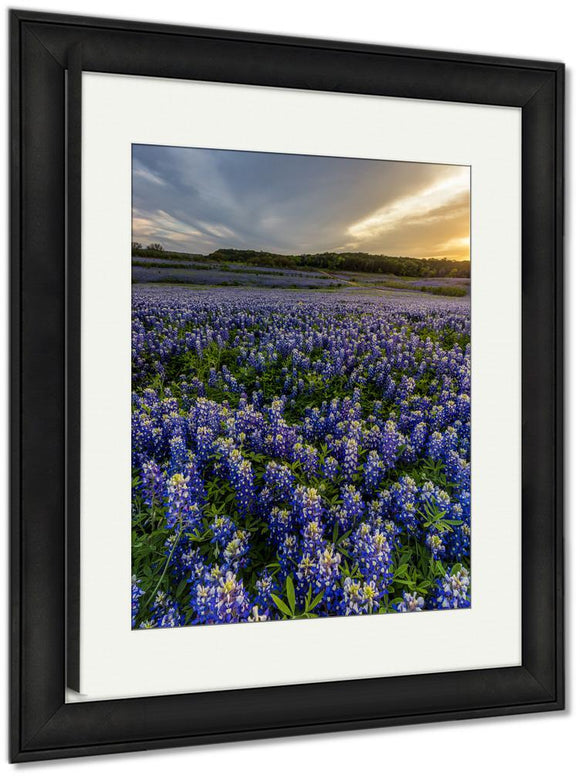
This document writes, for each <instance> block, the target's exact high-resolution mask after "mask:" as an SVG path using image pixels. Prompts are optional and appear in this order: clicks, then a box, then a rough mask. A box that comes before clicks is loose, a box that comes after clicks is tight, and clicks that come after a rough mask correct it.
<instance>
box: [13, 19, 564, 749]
mask: <svg viewBox="0 0 580 779" xmlns="http://www.w3.org/2000/svg"><path fill="white" fill-rule="evenodd" d="M563 112H564V66H563V65H562V64H560V63H553V62H538V61H524V60H519V59H507V58H505V59H504V58H498V57H483V56H475V55H466V54H465V55H464V54H450V53H446V52H435V51H419V50H407V49H394V48H388V47H381V46H371V45H364V44H358V43H342V42H336V41H321V40H309V39H299V38H282V37H275V36H266V35H258V34H250V33H238V32H224V31H223V30H207V29H194V28H185V27H172V26H164V25H157V24H144V23H137V22H123V21H119V20H107V19H97V18H86V17H69V16H61V15H50V14H44V13H34V12H30V13H29V12H21V11H13V12H12V13H11V117H12V146H11V165H12V177H11V202H12V211H11V252H12V342H11V343H12V401H11V403H12V405H11V411H12V426H13V427H12V445H11V457H12V504H11V508H12V520H11V522H12V524H11V531H12V556H11V577H12V578H11V581H12V598H11V609H12V611H11V626H12V698H11V700H12V731H11V742H12V753H11V754H12V759H13V760H14V761H31V760H42V759H48V758H59V757H68V756H81V755H93V754H102V753H110V752H125V751H132V750H144V749H151V748H157V747H170V746H184V745H196V744H205V743H214V742H221V741H231V740H238V739H257V738H266V737H273V736H283V735H299V734H306V733H317V732H324V731H337V730H347V729H355V728H369V727H382V726H387V725H395V724H396V725H401V724H405V723H408V724H413V723H420V722H433V721H440V720H456V719H463V718H471V717H484V716H494V715H501V714H524V713H527V712H538V711H550V710H557V709H562V708H563V706H564V657H563V569H562V564H563V554H562V542H563V532H562V523H563V515H562V474H563V468H562V454H563V443H562V429H563V428H562V411H563V381H562V322H563V312H562V283H563V282H562V269H563V258H562V251H563V249H562V246H563V222H562V219H563V204H562V196H563V127H564V120H563Z"/></svg>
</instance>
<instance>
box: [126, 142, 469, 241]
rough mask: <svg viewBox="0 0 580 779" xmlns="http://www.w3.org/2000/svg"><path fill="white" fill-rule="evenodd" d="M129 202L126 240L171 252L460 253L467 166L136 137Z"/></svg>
mask: <svg viewBox="0 0 580 779" xmlns="http://www.w3.org/2000/svg"><path fill="white" fill-rule="evenodd" d="M133 208H134V222H133V239H134V240H138V241H141V242H145V243H151V242H153V241H155V242H159V243H162V244H163V245H164V246H166V248H168V249H173V250H177V251H189V252H201V253H209V252H211V251H213V250H215V249H218V248H222V247H234V248H242V249H243V248H254V249H264V250H270V251H276V252H282V253H288V254H290V253H306V252H319V251H331V250H335V249H338V248H341V249H343V250H345V249H351V250H358V251H369V252H375V253H386V254H407V255H409V256H410V255H414V256H446V255H444V254H441V255H440V254H438V252H439V251H444V250H443V249H440V247H442V246H444V245H448V246H449V247H450V249H449V251H451V249H452V246H457V247H458V248H457V251H461V252H463V254H464V255H465V245H464V244H461V243H457V242H456V243H455V244H453V241H454V240H455V239H460V238H465V237H466V236H467V237H468V236H469V169H468V168H458V167H454V166H445V165H433V164H422V163H405V162H390V161H380V160H379V161H377V160H365V159H350V158H335V157H314V156H306V155H290V154H270V153H260V152H242V151H229V150H216V149H195V148H192V149H189V148H177V147H164V146H140V145H136V146H134V147H133ZM467 247H468V244H467ZM467 250H468V248H467Z"/></svg>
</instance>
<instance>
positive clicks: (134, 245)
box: [131, 241, 143, 252]
mask: <svg viewBox="0 0 580 779" xmlns="http://www.w3.org/2000/svg"><path fill="white" fill-rule="evenodd" d="M142 248H143V244H142V243H139V241H131V251H132V252H135V251H139V249H142Z"/></svg>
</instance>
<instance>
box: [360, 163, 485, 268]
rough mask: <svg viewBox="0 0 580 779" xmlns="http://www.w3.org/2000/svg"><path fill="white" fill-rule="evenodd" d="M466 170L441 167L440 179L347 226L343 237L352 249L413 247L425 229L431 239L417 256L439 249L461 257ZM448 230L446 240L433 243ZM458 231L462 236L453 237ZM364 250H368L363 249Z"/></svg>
mask: <svg viewBox="0 0 580 779" xmlns="http://www.w3.org/2000/svg"><path fill="white" fill-rule="evenodd" d="M469 185H470V176H469V168H462V167H458V168H451V169H449V168H445V172H444V174H443V176H442V177H441V178H440V180H439V181H437V182H436V183H435V184H430V185H429V186H427V187H425V188H424V189H422V190H419V191H418V192H416V193H414V194H411V195H404V196H402V197H400V198H396V199H394V200H392V201H390V202H389V203H387V204H386V205H384V206H382V207H381V208H379V209H377V210H376V211H374V212H373V213H371V214H369V215H368V216H366V217H365V218H364V219H362V220H360V221H358V222H355V223H354V224H351V225H350V226H349V227H348V228H347V234H348V236H349V238H350V239H351V241H350V242H349V243H348V244H347V246H349V247H350V248H351V249H352V250H358V251H364V250H365V249H364V248H363V247H374V246H377V245H379V244H380V245H383V246H391V247H394V246H399V245H401V244H403V245H404V244H410V245H417V244H418V241H417V238H418V237H419V234H420V233H421V232H425V228H430V227H432V228H434V229H432V230H431V231H429V232H431V233H432V236H433V237H432V240H431V241H430V242H427V243H425V236H423V241H422V243H423V244H424V248H423V249H419V250H418V251H420V252H421V254H420V255H419V256H425V254H424V252H425V251H428V256H438V255H440V254H441V251H438V250H441V249H442V247H447V248H448V250H449V252H451V253H452V254H460V255H462V257H461V258H463V257H464V256H465V253H466V251H468V250H469ZM446 228H447V231H451V235H450V237H448V238H447V240H446V241H441V240H437V238H436V236H439V235H440V234H441V232H442V231H443V232H445V231H446ZM458 230H462V231H463V233H464V234H462V235H459V236H458V235H457V231H458ZM366 250H368V248H367V249H366Z"/></svg>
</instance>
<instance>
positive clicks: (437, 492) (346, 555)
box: [131, 288, 471, 627]
mask: <svg viewBox="0 0 580 779" xmlns="http://www.w3.org/2000/svg"><path fill="white" fill-rule="evenodd" d="M468 338H469V314H468V301H463V300H461V299H458V300H452V299H450V300H443V299H438V298H436V297H432V298H427V296H416V297H415V296H413V295H410V294H408V295H406V297H404V298H402V297H401V298H397V297H394V296H392V297H391V296H390V297H389V298H378V297H377V298H374V297H372V296H367V295H365V296H364V298H363V296H359V295H358V294H356V293H355V292H352V293H351V294H349V295H348V296H347V295H342V294H337V295H336V296H334V295H333V296H332V297H331V296H324V295H321V294H319V293H312V294H309V295H308V296H304V295H302V294H299V293H291V292H287V293H284V295H278V294H273V293H272V294H270V293H268V294H265V293H264V292H262V291H259V290H248V289H239V290H235V291H231V290H220V289H216V290H201V291H197V290H190V289H181V288H180V289H169V288H165V289H161V288H160V289H148V290H145V289H135V291H134V303H133V333H132V369H133V387H132V389H133V392H132V398H131V403H132V463H133V467H134V473H133V476H134V484H135V488H134V491H133V496H134V499H135V504H134V505H135V510H136V511H139V512H141V511H142V505H143V504H144V505H145V506H147V507H149V508H150V509H153V511H152V512H151V517H150V518H148V519H147V520H146V521H145V522H142V521H139V522H136V523H135V525H134V528H135V532H136V533H137V534H138V535H141V534H142V533H144V534H147V533H152V535H151V543H152V544H153V545H155V550H156V552H157V553H160V554H161V556H162V557H161V563H162V564H163V563H167V568H166V575H165V578H164V580H163V581H164V584H163V586H164V588H166V589H165V590H164V591H163V592H162V593H161V594H160V595H159V596H158V599H157V601H156V605H155V604H153V606H152V607H151V615H150V616H151V618H150V619H146V620H145V621H144V622H143V623H142V624H143V626H145V627H147V626H149V627H155V626H160V625H169V624H182V623H184V622H185V621H186V620H187V622H188V623H189V624H212V623H219V622H223V621H232V622H236V621H263V620H265V619H279V618H280V617H281V615H280V613H279V610H278V609H277V608H275V607H274V606H273V605H272V604H273V601H272V593H278V592H280V593H282V592H283V590H284V582H285V581H286V577H287V576H290V577H291V578H292V580H293V581H294V583H295V588H296V604H297V609H302V608H304V605H305V602H306V597H307V596H308V594H309V593H310V596H311V597H314V595H315V593H317V592H318V593H319V594H320V593H322V594H323V599H322V600H321V601H320V602H319V604H318V605H317V607H316V613H317V614H318V615H321V616H322V615H326V614H345V613H348V614H367V613H376V612H377V611H379V609H382V610H386V600H385V598H386V596H387V592H388V587H389V586H390V582H391V580H392V576H393V573H392V572H393V569H394V564H393V560H392V557H393V552H394V550H395V549H397V550H398V551H397V559H400V557H401V555H404V559H405V560H406V559H409V565H410V567H411V568H412V569H416V568H417V567H418V565H417V563H418V560H417V549H419V550H420V553H421V558H422V559H423V557H424V550H425V548H427V549H429V550H430V553H431V554H432V555H433V557H435V559H437V560H438V561H439V560H441V561H442V562H443V564H444V566H445V567H446V569H447V577H445V576H442V577H440V578H439V579H438V580H437V582H436V584H435V585H434V586H431V587H430V588H428V589H427V591H426V592H423V590H421V596H419V595H417V594H416V593H415V592H412V593H407V592H406V593H403V599H402V601H401V603H400V604H399V605H398V606H397V607H396V608H397V610H399V611H403V610H413V609H415V610H418V609H423V610H425V609H435V608H446V607H453V605H454V604H461V603H463V601H464V600H465V598H466V597H467V598H468V597H469V586H467V588H466V589H465V588H464V589H465V592H464V593H463V594H462V595H461V597H460V598H459V599H458V598H457V597H450V596H449V593H448V592H447V591H448V590H451V591H453V592H454V591H455V590H457V587H456V588H455V590H454V589H453V584H452V583H451V584H450V581H451V582H452V577H453V575H455V576H457V575H458V574H457V571H458V570H459V569H458V568H457V565H458V564H460V565H461V566H462V567H463V568H464V569H465V571H466V572H467V576H469V554H470V530H471V528H470V515H471V507H470V465H469V457H470V438H471V430H470V395H469V393H470V359H471V354H470V347H469V344H467V345H466V346H464V343H465V341H466V340H468ZM454 339H455V343H452V341H453V340H454ZM191 356H194V358H195V362H192V361H191V359H190V357H191ZM216 359H217V361H216ZM193 365H195V366H199V373H197V371H196V370H195V369H193V370H192V367H193ZM196 374H197V375H196ZM153 381H154V382H155V387H156V388H157V389H154V388H152V387H151V386H149V384H150V383H151V382H153ZM331 388H336V389H334V391H331ZM329 391H330V396H329V394H328V392H329ZM333 396H334V397H333ZM303 401H304V402H303ZM304 406H306V408H305V409H304ZM303 409H304V410H303ZM432 460H434V461H435V463H436V464H435V465H434V464H433V462H431V461H432ZM422 471H427V472H431V471H432V473H433V475H432V477H431V478H432V483H429V482H425V483H423V482H424V480H423V479H422V478H421V481H417V483H415V481H414V480H413V479H412V478H409V477H408V476H405V474H406V473H412V474H413V476H414V477H415V478H417V479H419V478H420V477H419V474H420V473H421V472H422ZM443 485H445V486H444V489H441V486H443ZM227 512H229V513H230V514H231V517H228V516H227ZM216 515H217V516H216ZM232 517H233V518H232ZM234 519H235V521H234ZM152 531H155V534H153V532H152ZM148 540H149V539H148ZM333 542H334V544H335V546H333V545H332V544H333ZM144 548H148V544H146V545H143V546H141V547H139V546H137V547H136V550H135V555H134V571H135V573H136V574H137V580H139V579H140V580H141V581H145V578H146V576H145V571H144V570H143V566H144V565H147V562H146V561H147V559H150V557H149V558H148V556H147V555H144V554H143V553H141V552H139V551H138V550H139V549H144ZM163 558H165V559H164V560H163ZM337 558H340V564H338V561H337ZM250 560H251V561H252V566H250V565H249V562H250ZM254 562H255V563H256V564H257V565H259V566H261V569H260V571H259V572H257V571H256V570H255V568H254ZM242 571H243V573H244V578H243V581H242V579H241V576H240V574H241V572H242ZM452 571H455V574H452V573H451V572H452ZM349 572H351V575H350V576H349V575H348V574H349ZM148 576H149V573H147V577H148ZM345 577H346V578H345ZM449 577H451V579H449V581H448V578H449ZM343 578H344V582H343V583H342V584H341V581H342V580H343ZM459 578H461V576H460V577H459ZM463 578H465V577H463ZM147 581H149V578H147ZM183 581H185V582H186V583H187V585H188V588H187V589H186V590H184V589H183V587H182V586H181V583H182V582H183ZM137 587H139V585H138V584H137ZM179 587H181V589H178V588H179ZM220 588H221V589H220ZM139 589H141V588H140V587H139ZM459 590H461V587H460V588H459ZM176 592H179V593H180V595H179V602H178V601H177V600H176V598H175V593H176ZM136 594H137V593H136ZM187 598H189V599H190V604H189V606H188V607H187V608H186V607H185V605H184V604H185V603H186V601H187ZM132 600H133V599H132ZM228 604H229V605H228ZM444 604H448V605H444ZM132 605H133V604H132ZM458 607H461V605H459V606H458ZM144 610H145V609H144V608H143V606H142V601H141V611H139V612H138V614H137V615H136V616H133V619H135V620H137V621H138V620H140V619H142V618H143V616H144V615H143V611H144ZM132 611H133V609H132Z"/></svg>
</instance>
